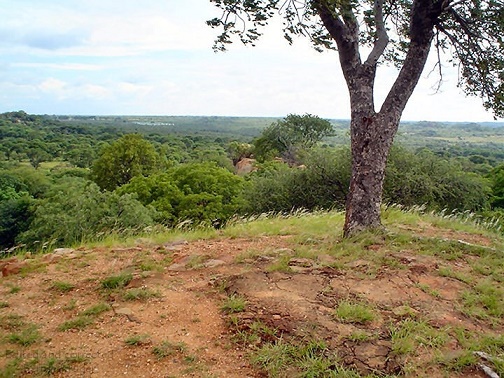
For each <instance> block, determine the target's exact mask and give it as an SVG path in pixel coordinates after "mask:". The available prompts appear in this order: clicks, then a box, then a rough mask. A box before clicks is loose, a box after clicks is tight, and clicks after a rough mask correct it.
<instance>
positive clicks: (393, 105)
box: [207, 0, 504, 236]
mask: <svg viewBox="0 0 504 378" xmlns="http://www.w3.org/2000/svg"><path fill="white" fill-rule="evenodd" d="M210 2H212V3H214V4H215V5H216V6H217V7H218V8H220V9H221V10H222V11H223V12H222V16H221V18H214V19H212V20H210V21H208V22H207V23H208V24H209V25H210V26H212V27H217V28H222V29H223V32H222V33H221V34H220V35H219V36H218V38H217V39H216V43H215V45H214V49H215V50H225V49H226V45H227V44H229V43H231V42H232V41H233V37H234V36H237V37H238V38H239V39H240V40H241V41H242V42H243V43H244V44H251V45H254V43H255V42H256V41H257V39H258V38H259V37H260V35H261V32H260V28H261V27H264V26H265V25H266V24H267V23H268V21H269V20H270V19H271V18H272V17H273V16H274V15H275V14H276V13H280V14H281V15H282V16H283V18H284V32H285V38H286V39H287V40H288V41H289V42H290V43H292V41H293V37H294V36H299V35H304V36H309V37H310V39H311V41H312V42H313V44H314V47H315V48H316V49H318V50H323V49H337V51H338V54H339V62H340V65H341V68H342V71H343V75H344V77H345V80H346V83H347V87H348V91H349V94H350V106H351V122H350V135H351V152H352V176H351V180H350V190H349V194H348V197H347V203H346V218H345V226H344V235H345V236H350V235H352V234H355V233H357V232H359V231H361V230H365V229H373V228H380V227H381V217H380V205H381V200H382V191H383V181H384V173H385V165H386V160H387V156H388V152H389V149H390V147H391V145H392V142H393V139H394V136H395V134H396V132H397V129H398V126H399V121H400V119H401V115H402V112H403V110H404V108H405V106H406V104H407V102H408V100H409V98H410V96H411V94H412V93H413V90H414V88H415V86H416V84H417V83H418V81H419V79H420V76H421V73H422V71H423V69H424V66H425V64H426V61H427V57H428V55H429V52H430V51H431V50H432V49H433V48H434V50H435V52H436V53H437V64H436V68H437V69H438V70H439V73H440V74H441V76H440V81H439V83H441V81H442V67H443V65H442V60H444V59H445V58H446V59H447V60H448V62H451V63H452V64H454V65H455V66H457V67H459V72H460V75H459V85H460V86H461V87H463V88H464V89H465V92H466V93H468V94H471V95H480V96H481V97H482V98H483V101H484V106H485V107H486V108H487V109H493V110H494V112H495V116H499V117H502V116H504V55H503V51H504V38H503V37H502V36H503V35H504V7H503V2H502V0H458V1H457V0H374V1H371V0H367V1H355V0H305V1H297V0H285V1H283V0H282V1H281V0H252V1H250V0H226V1H223V0H210ZM363 48H365V49H367V50H368V51H369V53H368V55H367V58H366V59H365V60H363V59H362V58H361V53H362V52H363ZM447 52H448V53H447ZM445 53H446V54H445ZM382 62H391V63H393V64H395V65H396V66H397V67H398V68H400V71H399V74H398V76H397V79H396V80H395V82H394V83H393V85H392V87H391V89H390V91H389V93H388V95H387V96H386V98H385V100H384V102H383V104H382V105H381V107H380V108H379V110H378V111H375V102H374V83H375V76H376V72H377V67H378V65H379V63H382Z"/></svg>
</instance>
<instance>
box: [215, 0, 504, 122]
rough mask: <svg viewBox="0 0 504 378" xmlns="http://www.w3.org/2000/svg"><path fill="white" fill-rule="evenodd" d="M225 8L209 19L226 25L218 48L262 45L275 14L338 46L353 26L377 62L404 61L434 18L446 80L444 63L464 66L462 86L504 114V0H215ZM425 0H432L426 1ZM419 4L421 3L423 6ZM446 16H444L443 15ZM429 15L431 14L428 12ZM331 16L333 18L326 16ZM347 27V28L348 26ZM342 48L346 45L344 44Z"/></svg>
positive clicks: (296, 32) (290, 27)
mask: <svg viewBox="0 0 504 378" xmlns="http://www.w3.org/2000/svg"><path fill="white" fill-rule="evenodd" d="M210 2H211V3H214V4H215V6H217V7H218V8H219V9H221V11H222V13H221V16H220V17H216V18H214V19H212V20H209V21H207V24H208V25H210V26H211V27H214V28H220V29H221V30H222V32H221V34H220V35H219V36H218V37H217V39H216V41H215V44H214V49H215V50H216V51H222V50H226V46H227V45H228V44H230V43H232V42H233V40H234V39H235V38H236V37H238V39H239V40H240V41H241V42H242V43H244V44H249V45H254V44H255V43H256V42H257V40H258V38H259V37H260V36H261V34H262V32H261V28H263V27H264V26H266V25H267V24H268V22H269V21H270V20H271V19H272V18H273V17H275V16H277V15H279V16H280V17H282V18H283V31H284V36H285V38H286V39H287V40H288V42H289V43H292V42H293V38H294V37H296V36H306V37H308V38H310V40H311V41H312V43H313V46H314V47H315V49H316V50H318V51H322V50H324V49H335V48H336V47H335V41H334V38H333V37H334V35H335V34H340V35H341V33H340V31H341V30H350V32H351V34H350V35H356V36H357V38H358V41H357V42H358V43H359V46H360V47H366V48H367V50H368V51H369V50H370V51H371V53H370V54H369V57H368V60H369V61H374V60H376V61H381V62H389V63H393V64H395V65H397V66H398V67H399V66H401V64H402V63H403V62H404V59H405V57H406V52H407V51H408V49H409V47H410V45H411V44H412V43H416V42H417V41H416V39H418V38H428V36H424V35H422V33H416V30H423V23H424V22H432V20H430V19H428V18H429V17H431V16H432V17H436V18H437V19H436V20H435V22H434V48H435V49H436V52H437V58H438V61H437V64H436V68H437V69H438V71H439V74H440V80H439V84H441V82H442V74H443V73H442V68H443V64H445V63H448V64H450V65H453V66H455V67H457V68H458V70H459V78H458V79H459V82H458V85H459V86H461V87H463V88H464V90H465V92H466V93H467V94H471V95H478V96H481V97H482V98H483V102H484V106H485V107H486V108H487V109H493V111H494V113H495V116H496V117H503V116H504V3H503V1H502V0H460V1H457V0H424V2H428V3H429V4H428V5H429V9H430V11H431V13H432V15H431V14H426V15H418V14H415V6H416V5H418V4H417V3H422V2H421V1H412V0H374V1H373V0H365V1H355V0H305V1H300V0H282V1H280V0H210ZM421 6H422V7H423V6H424V4H422V5H421ZM418 8H419V6H416V9H417V10H418ZM438 15H439V16H438ZM423 16H426V18H423ZM322 18H324V19H325V22H323V21H322ZM342 26H343V27H342ZM340 53H341V51H340Z"/></svg>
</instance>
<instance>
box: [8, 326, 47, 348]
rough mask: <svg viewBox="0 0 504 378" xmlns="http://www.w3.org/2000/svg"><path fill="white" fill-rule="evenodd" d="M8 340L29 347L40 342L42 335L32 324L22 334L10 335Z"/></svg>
mask: <svg viewBox="0 0 504 378" xmlns="http://www.w3.org/2000/svg"><path fill="white" fill-rule="evenodd" d="M7 338H8V340H9V342H11V343H13V344H18V345H21V346H28V345H31V344H34V343H36V342H37V341H39V340H40V339H41V338H42V336H41V335H40V333H39V331H38V329H37V326H35V325H34V324H30V325H28V327H26V328H24V329H22V330H21V331H20V332H16V333H12V334H10V335H9V336H8V337H7Z"/></svg>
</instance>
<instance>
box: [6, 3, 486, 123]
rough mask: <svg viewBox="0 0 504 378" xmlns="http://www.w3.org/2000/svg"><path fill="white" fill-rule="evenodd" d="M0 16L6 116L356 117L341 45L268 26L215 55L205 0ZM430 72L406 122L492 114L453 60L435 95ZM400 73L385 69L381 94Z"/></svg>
mask: <svg viewBox="0 0 504 378" xmlns="http://www.w3.org/2000/svg"><path fill="white" fill-rule="evenodd" d="M0 12H1V14H2V24H1V26H0V112H6V111H13V110H25V111H26V112H28V113H35V114H83V115H84V114H102V115H121V114H122V115H224V116H226V115H228V116H279V117H284V116H285V115H287V114H289V113H296V114H304V113H311V114H315V115H319V116H321V117H325V118H349V101H348V95H347V90H346V85H345V83H344V80H343V77H342V75H341V72H340V68H339V63H338V60H337V53H336V52H324V53H322V54H320V53H317V52H315V51H314V50H313V49H312V48H311V47H310V45H309V42H308V41H307V40H302V39H300V40H296V41H295V42H294V45H293V46H289V45H288V44H287V42H286V41H285V40H284V39H283V38H282V36H281V31H280V28H279V27H278V25H270V27H269V28H268V29H267V30H266V34H265V35H264V37H263V38H262V39H261V41H260V42H259V43H258V46H257V47H255V48H252V47H244V46H241V45H240V44H239V43H236V44H233V45H232V46H230V49H229V51H228V52H226V53H217V54H216V53H214V52H213V51H212V48H211V47H212V43H213V39H214V38H215V36H216V34H217V32H216V31H214V30H212V29H211V28H209V27H208V26H206V25H205V21H206V20H207V19H210V18H213V17H216V16H218V15H219V11H218V9H217V8H215V7H214V6H213V5H212V4H210V2H209V1H208V0H142V1H138V0H44V1H41V0H0ZM430 68H432V66H430V67H426V70H425V73H424V75H423V77H422V81H421V83H420V84H419V86H418V87H417V89H416V91H415V93H414V94H413V96H412V98H411V99H410V102H409V104H408V106H407V108H406V110H405V112H404V114H403V120H413V121H420V120H431V121H474V122H478V121H492V120H493V118H492V114H491V113H488V112H486V111H485V110H484V108H483V106H482V105H481V100H480V99H479V98H477V97H469V98H468V97H466V96H465V95H463V94H462V92H461V90H460V89H458V88H457V87H456V81H457V73H456V72H455V71H453V70H450V69H449V67H447V69H446V72H445V75H444V84H443V86H442V88H441V93H438V94H435V93H434V90H433V86H434V85H435V84H436V77H435V75H434V74H431V75H429V71H430ZM395 74H396V73H395V70H394V69H393V68H387V67H383V68H380V70H379V72H378V79H377V94H376V98H377V100H378V102H379V101H380V99H382V98H383V97H384V95H385V93H386V92H387V90H388V87H389V86H390V84H391V83H392V81H393V79H394V75H395ZM377 106H379V104H378V105H377Z"/></svg>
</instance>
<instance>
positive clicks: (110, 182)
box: [91, 134, 163, 190]
mask: <svg viewBox="0 0 504 378" xmlns="http://www.w3.org/2000/svg"><path fill="white" fill-rule="evenodd" d="M162 161H163V159H162V157H161V156H160V155H159V154H158V153H157V151H156V149H155V148H154V146H153V145H152V144H151V143H150V142H149V141H147V140H145V139H144V138H143V137H142V136H141V135H139V134H127V135H125V136H123V137H122V138H120V139H118V140H117V141H115V142H113V143H112V144H110V145H107V146H105V147H104V148H103V151H102V153H101V155H100V157H99V158H98V159H97V160H96V161H95V162H94V164H93V167H92V170H91V177H92V179H93V181H94V182H95V183H97V184H98V186H99V187H100V188H101V189H106V190H114V189H115V188H117V187H119V186H121V185H124V184H127V183H128V182H129V181H130V180H131V179H132V178H133V177H136V176H142V175H145V176H146V175H149V174H151V173H153V172H155V171H156V170H157V169H158V168H159V167H160V165H161V162H162Z"/></svg>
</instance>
